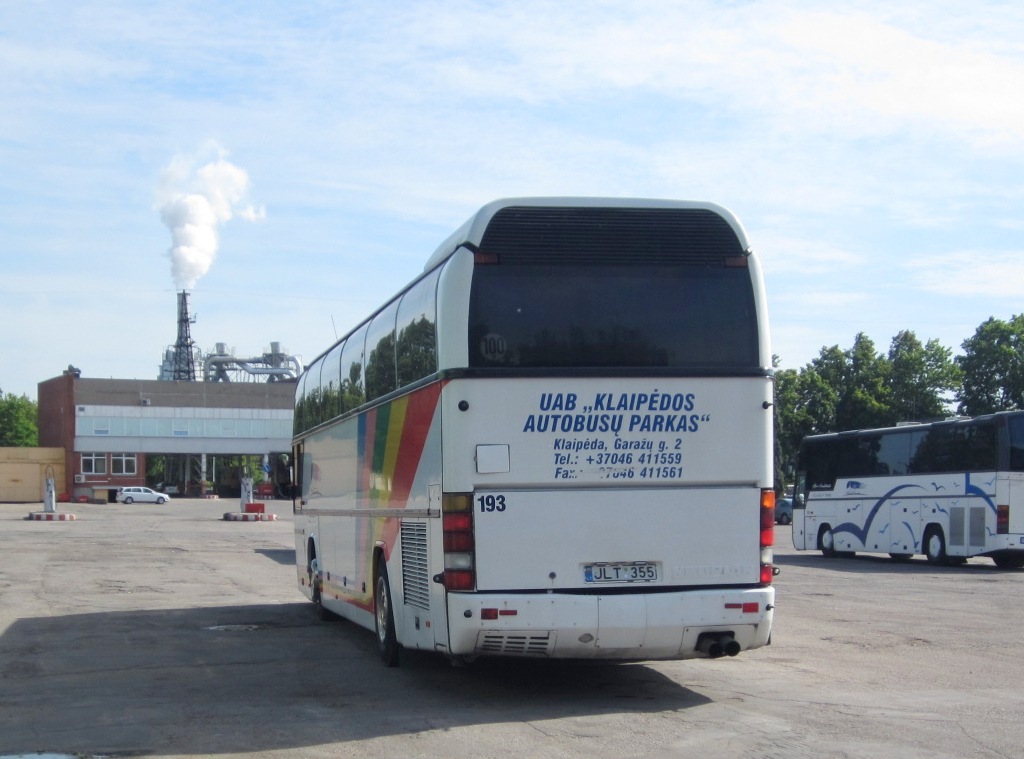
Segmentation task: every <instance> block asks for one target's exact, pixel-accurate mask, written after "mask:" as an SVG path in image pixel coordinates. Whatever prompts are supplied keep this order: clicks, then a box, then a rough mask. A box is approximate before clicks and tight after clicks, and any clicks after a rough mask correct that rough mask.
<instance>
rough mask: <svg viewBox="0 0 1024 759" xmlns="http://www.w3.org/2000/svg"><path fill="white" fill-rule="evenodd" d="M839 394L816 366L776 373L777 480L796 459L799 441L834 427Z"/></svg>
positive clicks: (779, 482) (778, 481) (779, 480)
mask: <svg viewBox="0 0 1024 759" xmlns="http://www.w3.org/2000/svg"><path fill="white" fill-rule="evenodd" d="M838 401H839V394H838V393H837V392H836V390H835V389H834V388H833V387H832V386H831V385H829V383H827V382H826V381H825V380H824V379H823V378H822V376H821V375H820V374H819V373H818V370H817V369H815V368H814V366H813V365H808V366H805V367H804V368H803V369H801V370H800V371H799V372H797V371H796V370H794V369H783V370H780V371H778V372H776V374H775V437H776V454H775V455H776V467H775V471H776V474H775V477H776V482H777V484H778V485H779V486H780V488H781V484H782V481H781V479H780V475H781V474H782V473H785V472H788V470H789V466H790V464H792V463H793V462H794V461H795V460H796V454H797V451H798V449H799V448H800V441H801V440H803V439H804V437H805V436H807V435H816V434H819V433H822V432H830V431H832V430H834V429H835V416H836V405H837V403H838Z"/></svg>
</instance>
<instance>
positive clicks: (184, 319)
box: [171, 290, 196, 382]
mask: <svg viewBox="0 0 1024 759" xmlns="http://www.w3.org/2000/svg"><path fill="white" fill-rule="evenodd" d="M195 321H196V320H195V319H194V318H191V317H190V316H189V315H188V293H187V292H185V291H184V290H182V291H181V292H180V293H178V339H177V341H176V342H175V343H174V366H173V371H172V374H171V379H172V380H175V381H179V380H181V381H185V382H195V381H196V362H195V343H193V342H192V329H191V327H192V325H193V324H195Z"/></svg>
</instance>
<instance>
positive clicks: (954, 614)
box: [0, 499, 1024, 759]
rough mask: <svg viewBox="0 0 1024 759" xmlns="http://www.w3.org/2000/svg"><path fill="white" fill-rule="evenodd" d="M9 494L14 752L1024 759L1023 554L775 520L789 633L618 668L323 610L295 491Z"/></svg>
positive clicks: (5, 522)
mask: <svg viewBox="0 0 1024 759" xmlns="http://www.w3.org/2000/svg"><path fill="white" fill-rule="evenodd" d="M40 508H41V507H39V506H38V505H23V504H0V757H9V756H15V755H25V754H35V753H37V752H53V753H56V754H61V755H67V756H74V757H96V756H111V757H113V756H211V755H214V756H215V755H251V754H259V755H260V756H264V757H320V756H324V757H326V756H351V757H412V756H418V757H451V756H465V757H499V756H500V757H504V758H506V759H507V758H508V757H545V759H547V758H548V757H608V758H609V759H611V758H612V757H615V758H616V759H618V758H621V757H652V758H653V757H657V758H659V759H660V758H662V757H701V758H702V759H708V758H714V757H740V756H744V757H872V758H873V757H901V758H912V757H922V758H927V759H931V758H933V757H966V756H970V757H1001V758H1004V759H1005V758H1006V757H1020V756H1024V687H1022V683H1024V642H1022V641H1021V639H1020V638H1017V637H1016V634H1017V633H1018V632H1020V631H1021V630H1024V571H1002V570H997V569H995V568H994V567H993V566H992V564H991V562H990V561H988V560H985V559H972V560H971V561H970V562H968V565H967V566H965V567H951V568H935V567H931V566H929V565H927V564H926V563H925V562H924V560H923V559H920V558H918V559H914V560H912V561H910V562H907V563H904V564H893V563H890V562H889V561H888V560H887V559H882V558H871V557H857V558H853V559H833V560H826V559H824V558H822V557H821V556H820V555H819V554H816V553H809V552H796V551H794V550H793V549H792V548H791V547H790V546H791V544H790V542H789V528H786V527H779V528H777V542H778V543H779V546H778V548H777V552H776V553H777V563H778V565H779V566H780V567H781V570H782V571H781V574H780V575H779V577H778V578H777V582H776V585H777V588H778V610H777V612H776V626H775V631H774V635H773V644H772V645H771V646H770V647H768V648H764V649H760V650H757V651H750V652H745V653H742V654H741V655H740V656H738V657H736V658H735V659H723V660H716V661H687V662H654V663H637V664H619V665H593V664H571V663H559V662H545V661H524V660H506V661H481V662H478V663H477V664H476V665H475V666H473V667H471V668H466V669H458V668H454V667H451V666H449V665H448V664H447V663H446V662H445V661H444V660H442V659H440V658H437V657H434V656H431V655H426V654H416V653H406V654H405V655H404V657H403V662H402V666H401V667H400V668H398V669H386V668H384V667H382V666H381V665H380V664H379V662H378V660H377V658H376V654H375V649H374V642H373V639H372V635H371V634H370V633H368V632H366V631H364V630H362V629H358V628H355V627H353V626H351V625H349V624H347V623H344V622H335V623H330V624H324V623H320V622H319V621H318V620H316V618H315V617H314V615H313V613H312V607H311V604H309V603H308V602H306V601H305V599H303V598H302V596H301V595H300V594H299V592H298V590H297V589H296V587H295V573H294V570H293V568H292V561H293V551H292V526H291V519H290V517H291V513H290V504H289V503H287V502H282V501H277V502H271V503H268V510H271V511H275V512H276V513H277V514H278V516H279V520H278V521H274V522H259V523H252V522H226V521H224V520H223V519H222V516H223V513H224V512H225V511H230V510H237V508H238V505H237V503H227V502H216V501H213V502H211V501H198V500H195V501H192V500H180V499H179V500H174V501H172V502H171V503H169V504H166V505H163V506H157V505H153V504H132V505H130V506H125V505H122V504H109V505H103V506H94V505H78V504H76V505H74V506H72V507H70V510H71V511H73V512H74V513H75V514H76V516H77V519H76V520H75V521H74V522H60V523H57V522H30V521H26V520H25V519H24V517H25V516H26V514H27V513H28V512H29V511H31V510H39V509H40Z"/></svg>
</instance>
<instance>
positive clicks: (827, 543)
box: [821, 530, 834, 551]
mask: <svg viewBox="0 0 1024 759" xmlns="http://www.w3.org/2000/svg"><path fill="white" fill-rule="evenodd" d="M821 545H822V546H823V547H824V548H825V550H826V551H831V550H832V548H833V546H834V541H833V539H832V530H826V531H825V533H824V534H823V535H822V536H821Z"/></svg>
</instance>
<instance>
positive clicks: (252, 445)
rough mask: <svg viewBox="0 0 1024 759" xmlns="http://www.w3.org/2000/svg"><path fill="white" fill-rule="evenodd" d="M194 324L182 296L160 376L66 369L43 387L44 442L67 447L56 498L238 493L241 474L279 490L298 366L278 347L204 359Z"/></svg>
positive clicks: (41, 430) (284, 469) (283, 478)
mask: <svg viewBox="0 0 1024 759" xmlns="http://www.w3.org/2000/svg"><path fill="white" fill-rule="evenodd" d="M192 323H193V320H192V319H191V318H190V317H189V315H188V294H187V293H185V292H181V293H179V294H178V339H177V342H176V343H175V345H174V346H173V347H172V348H170V349H168V350H167V352H166V353H165V356H164V364H163V366H162V367H161V370H160V374H159V376H160V379H154V380H123V379H91V378H84V377H82V376H81V372H80V371H79V370H78V369H76V368H75V367H73V366H69V367H68V369H67V370H65V371H64V372H63V373H62V374H61V375H60V376H58V377H54V378H52V379H49V380H46V381H44V382H41V383H39V386H38V388H39V389H38V393H39V395H38V400H39V444H40V446H46V447H51V448H63V450H64V466H63V472H62V475H63V481H57V482H56V483H55V484H56V490H57V493H58V494H66V495H67V496H68V497H70V498H72V499H88V500H90V501H93V502H109V501H113V500H114V499H115V496H116V494H117V490H118V489H119V488H122V487H127V486H133V485H145V486H148V487H152V488H154V489H159V490H163V491H164V492H166V493H168V494H170V495H172V496H173V495H183V496H193V497H195V496H200V495H207V494H217V495H225V496H229V495H235V496H236V495H238V492H239V487H240V484H239V483H240V478H241V477H243V476H251V477H254V479H255V480H256V481H257V482H260V481H261V480H262V481H264V482H265V488H266V490H264V495H267V496H270V495H272V494H274V493H275V492H277V493H280V486H281V485H282V484H283V483H286V482H287V481H288V479H289V476H288V468H289V460H288V458H289V452H290V450H291V435H292V418H293V404H294V392H295V380H296V379H297V377H298V376H299V374H300V373H301V371H302V365H301V362H300V361H299V359H298V358H297V357H294V356H289V355H287V354H285V353H283V352H282V351H281V350H280V348H279V346H278V344H276V343H272V344H271V350H270V351H268V352H266V353H264V354H262V355H261V356H255V357H247V358H236V357H235V356H234V355H232V354H231V352H230V351H228V350H227V349H226V348H225V347H224V345H223V344H218V345H217V349H216V350H215V351H213V352H211V354H210V355H208V356H206V357H205V358H204V357H203V356H202V355H201V354H200V353H199V352H198V351H197V350H196V349H195V345H194V343H193V342H192V339H191V334H190V330H189V325H190V324H192ZM197 364H200V365H203V366H204V371H203V378H202V379H203V380H205V381H199V379H198V378H197V377H196V365H197ZM245 468H249V469H250V471H242V470H243V469H245Z"/></svg>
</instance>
